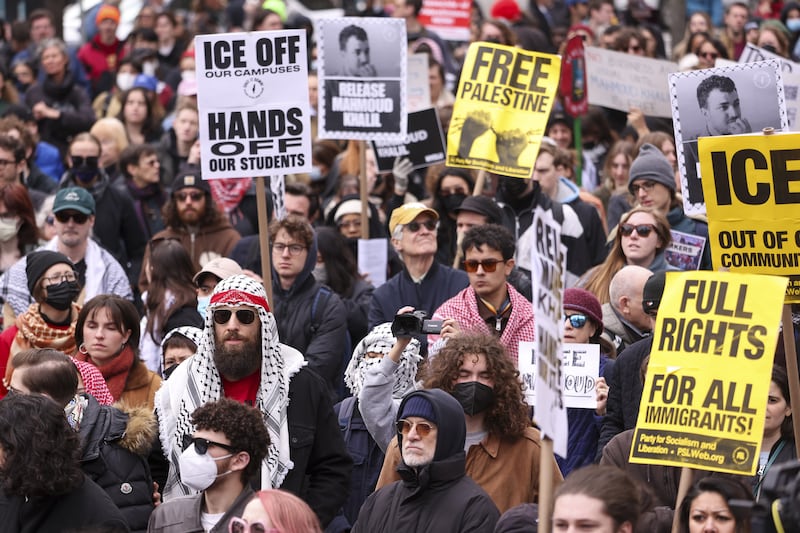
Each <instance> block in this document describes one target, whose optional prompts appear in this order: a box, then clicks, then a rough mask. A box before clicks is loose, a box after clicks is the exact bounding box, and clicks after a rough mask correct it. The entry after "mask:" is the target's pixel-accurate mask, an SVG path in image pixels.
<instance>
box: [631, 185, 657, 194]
mask: <svg viewBox="0 0 800 533" xmlns="http://www.w3.org/2000/svg"><path fill="white" fill-rule="evenodd" d="M655 186H656V182H655V181H643V182H641V183H634V184H633V185H631V192H632V193H633V195H634V196H636V195H637V194H639V191H640V190H643V191H644V192H650V191H652V190H653V187H655Z"/></svg>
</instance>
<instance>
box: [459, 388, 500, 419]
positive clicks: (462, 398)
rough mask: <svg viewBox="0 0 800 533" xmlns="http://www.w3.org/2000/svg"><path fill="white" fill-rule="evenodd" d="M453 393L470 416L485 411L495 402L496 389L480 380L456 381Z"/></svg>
mask: <svg viewBox="0 0 800 533" xmlns="http://www.w3.org/2000/svg"><path fill="white" fill-rule="evenodd" d="M452 395H453V398H455V399H456V400H458V403H460V404H461V407H463V408H464V413H465V414H468V415H470V416H472V415H476V414H478V413H482V412H484V411H485V410H487V409H488V408H489V407H491V406H492V403H493V402H494V390H493V389H492V388H491V387H489V386H486V385H484V384H483V383H480V382H478V381H468V382H466V383H456V388H455V390H453V392H452Z"/></svg>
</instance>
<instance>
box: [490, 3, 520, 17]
mask: <svg viewBox="0 0 800 533" xmlns="http://www.w3.org/2000/svg"><path fill="white" fill-rule="evenodd" d="M489 13H491V15H492V18H495V19H505V20H507V21H509V22H516V21H518V20H519V19H520V17H522V10H521V9H520V8H519V4H518V3H517V1H516V0H496V1H495V3H494V4H492V9H491V11H490V12H489Z"/></svg>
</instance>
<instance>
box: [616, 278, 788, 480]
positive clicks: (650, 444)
mask: <svg viewBox="0 0 800 533" xmlns="http://www.w3.org/2000/svg"><path fill="white" fill-rule="evenodd" d="M785 290H786V279H785V278H779V277H776V276H757V275H752V274H733V273H730V272H705V271H699V272H680V273H676V272H668V273H667V279H666V285H665V287H664V296H663V298H662V299H661V304H660V306H659V309H658V317H657V318H656V325H655V329H654V330H653V348H652V350H651V352H650V362H649V364H648V367H647V376H646V378H645V384H644V391H643V393H642V402H641V406H640V407H639V418H638V419H637V421H636V429H635V430H634V436H633V445H632V446H631V456H630V462H631V463H644V464H657V465H665V466H689V465H690V466H692V467H693V468H698V469H700V470H713V471H717V472H728V473H732V474H745V475H748V474H749V475H752V474H755V472H756V467H757V466H758V454H759V448H760V447H761V439H762V437H763V433H764V417H765V415H766V407H767V395H768V392H769V384H770V375H771V370H772V362H773V356H774V354H775V344H776V342H777V339H778V324H779V323H780V316H781V307H782V303H783V293H784V291H785ZM721 368H724V372H721V371H720V369H721Z"/></svg>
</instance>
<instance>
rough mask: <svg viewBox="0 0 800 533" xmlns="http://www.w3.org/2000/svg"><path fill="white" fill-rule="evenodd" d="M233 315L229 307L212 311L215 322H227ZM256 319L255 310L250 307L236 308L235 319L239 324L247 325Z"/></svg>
mask: <svg viewBox="0 0 800 533" xmlns="http://www.w3.org/2000/svg"><path fill="white" fill-rule="evenodd" d="M232 315H233V311H231V310H230V309H217V310H215V311H214V322H216V323H217V324H220V325H222V324H227V323H228V322H230V320H231V316H232ZM255 319H256V312H255V311H253V310H252V309H237V310H236V320H238V321H239V323H240V324H244V325H248V324H252V323H253V322H254V321H255Z"/></svg>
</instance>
